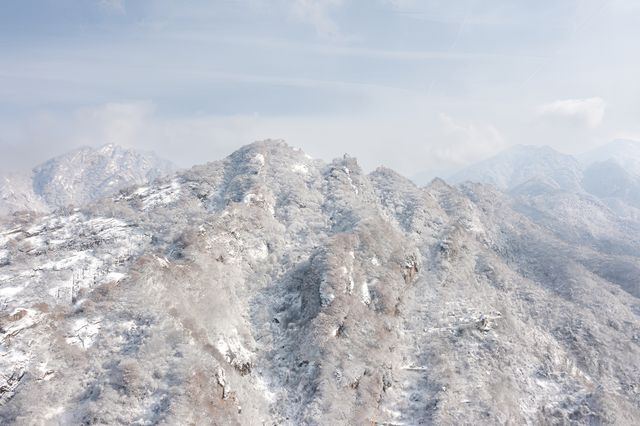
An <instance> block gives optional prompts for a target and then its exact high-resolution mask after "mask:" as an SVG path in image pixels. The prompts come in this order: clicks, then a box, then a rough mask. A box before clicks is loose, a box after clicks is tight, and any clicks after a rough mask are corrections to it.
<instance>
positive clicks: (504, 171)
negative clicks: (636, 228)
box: [449, 140, 640, 215]
mask: <svg viewBox="0 0 640 426" xmlns="http://www.w3.org/2000/svg"><path fill="white" fill-rule="evenodd" d="M449 180H450V181H451V182H452V183H461V182H464V181H471V182H481V183H487V184H490V185H493V186H495V187H496V188H498V189H500V190H503V191H508V192H511V193H513V194H527V195H533V194H536V193H541V192H549V191H568V192H575V193H585V194H591V195H593V196H595V197H597V198H598V199H600V200H601V201H603V202H605V203H606V204H607V205H609V206H610V207H611V208H612V209H614V210H616V211H617V212H618V213H619V214H622V215H625V214H631V215H637V214H638V212H637V211H636V210H635V209H637V208H640V143H639V142H634V141H628V140H616V141H613V142H611V143H610V144H607V145H604V146H602V147H599V148H597V149H595V150H593V151H590V152H588V153H586V154H583V155H581V156H579V157H573V156H570V155H566V154H562V153H560V152H558V151H556V150H554V149H553V148H550V147H547V146H522V145H519V146H515V147H512V148H509V149H508V150H506V151H504V152H502V153H500V154H498V155H496V156H495V157H492V158H489V159H488V160H485V161H482V162H480V163H477V164H474V165H472V166H470V167H467V168H465V169H463V170H462V171H460V172H458V173H456V174H454V175H453V176H451V177H450V179H449Z"/></svg>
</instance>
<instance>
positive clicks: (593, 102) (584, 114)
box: [540, 97, 607, 129]
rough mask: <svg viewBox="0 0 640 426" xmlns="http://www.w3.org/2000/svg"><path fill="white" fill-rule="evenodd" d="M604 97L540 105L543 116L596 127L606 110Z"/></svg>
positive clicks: (564, 100)
mask: <svg viewBox="0 0 640 426" xmlns="http://www.w3.org/2000/svg"><path fill="white" fill-rule="evenodd" d="M606 106H607V104H606V102H605V101H604V99H602V98H598V97H595V98H585V99H563V100H558V101H555V102H551V103H548V104H545V105H542V106H541V107H540V113H541V114H542V115H543V116H546V117H551V118H554V119H560V120H566V121H568V122H571V123H574V124H579V125H585V126H587V127H589V128H592V129H593V128H596V127H598V126H599V125H600V124H601V123H602V119H603V118H604V114H605V110H606Z"/></svg>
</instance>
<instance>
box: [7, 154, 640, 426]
mask: <svg viewBox="0 0 640 426" xmlns="http://www.w3.org/2000/svg"><path fill="white" fill-rule="evenodd" d="M520 151H523V152H520ZM559 155H560V154H558V155H556V153H554V152H548V151H546V150H541V151H538V150H533V151H532V150H531V149H528V148H527V149H525V148H518V149H516V150H515V151H512V152H510V153H507V154H503V156H502V157H498V158H496V159H493V160H491V161H490V162H489V163H484V164H479V165H477V166H474V167H473V168H471V169H469V170H467V171H466V172H464V173H462V174H460V175H459V176H458V177H456V178H455V179H454V181H460V183H458V184H457V185H455V186H454V185H452V184H448V183H446V182H445V181H443V180H441V179H435V180H433V181H432V182H431V183H430V184H429V185H427V186H424V187H418V186H416V185H415V184H414V183H412V182H411V181H410V180H408V179H406V178H404V177H402V176H400V175H399V174H397V173H395V172H394V171H392V170H390V169H386V168H378V169H377V170H375V171H373V172H372V173H369V174H366V173H364V172H363V171H362V169H361V168H360V166H359V165H358V162H357V161H356V159H355V158H352V157H349V156H344V157H343V158H340V159H336V160H334V161H332V162H330V163H324V162H322V161H319V160H314V159H312V158H311V157H309V156H308V155H306V154H305V153H304V152H302V151H300V150H298V149H294V148H291V147H289V146H287V145H286V144H285V143H284V142H281V141H264V142H257V143H254V144H252V145H248V146H246V147H244V148H242V149H240V150H238V151H236V152H234V153H233V154H232V155H230V156H229V157H227V158H225V159H223V160H221V161H216V162H211V163H207V164H203V165H199V166H195V167H193V168H191V169H189V170H187V171H182V172H178V173H175V174H168V175H166V176H165V177H161V178H159V179H156V180H153V181H149V182H147V183H139V182H130V183H129V185H130V186H127V187H126V188H123V189H119V190H117V191H116V192H115V193H112V194H111V195H106V196H104V197H102V198H99V199H97V200H75V199H72V200H70V201H69V202H72V203H74V204H75V206H67V207H63V208H58V209H57V210H55V211H53V212H46V211H44V212H43V211H40V212H37V211H31V212H27V211H18V210H16V212H15V213H13V214H11V215H8V216H6V217H5V219H3V220H2V225H1V226H0V336H1V337H0V423H2V424H194V425H201V424H218V425H234V424H239V425H263V424H264V425H266V424H269V425H272V424H282V425H301V424H310V425H315V424H317V425H347V424H349V425H351V424H363V425H365V424H367V425H368V424H381V425H417V424H441V425H453V424H459V425H462V424H473V425H477V424H513V425H516V424H517V425H520V424H589V425H594V424H621V425H632V424H637V423H638V421H639V419H640V232H639V231H640V219H639V218H640V215H638V213H637V212H638V211H639V210H637V209H638V207H639V205H638V204H637V200H638V199H640V198H636V197H637V196H638V192H637V188H639V187H640V186H633V185H636V182H638V179H637V177H634V176H636V175H634V174H633V173H632V171H630V169H629V168H624V167H623V166H621V165H620V164H619V163H615V164H614V163H597V164H593V163H592V164H589V165H583V164H580V163H579V162H578V161H577V160H573V159H572V158H565V157H562V156H559ZM523 156H524V157H525V158H526V161H524V162H523V161H521V159H522V157H523ZM518 161H520V163H519V162H518ZM523 164H526V165H527V167H524V166H523ZM611 168H616V170H618V169H620V170H623V171H620V172H619V173H618V174H613V173H610V172H609V170H610V169H611ZM550 170H551V171H553V173H550ZM602 170H605V172H601V171H602ZM101 173H102V172H101ZM599 173H600V174H599ZM602 176H606V177H611V179H614V178H615V181H613V182H611V183H610V185H609V186H607V182H606V181H604V180H603V178H602ZM629 176H631V177H629ZM148 177H149V178H152V177H155V176H148ZM468 179H471V180H475V181H476V182H485V183H472V182H469V181H468ZM634 179H635V180H634ZM621 182H622V183H624V185H626V186H624V187H621V185H622V183H621ZM612 187H615V189H616V191H617V192H615V193H613V192H612V191H610V190H607V188H612ZM51 191H54V192H55V188H54V189H51ZM54 192H52V193H51V194H53V193H54ZM51 194H50V195H51ZM51 197H54V195H51ZM54 198H55V197H54ZM81 201H85V202H81ZM36 210H37V209H36Z"/></svg>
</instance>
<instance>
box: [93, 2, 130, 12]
mask: <svg viewBox="0 0 640 426" xmlns="http://www.w3.org/2000/svg"><path fill="white" fill-rule="evenodd" d="M124 2H125V0H98V5H100V7H101V8H103V9H104V10H106V11H108V12H111V13H117V14H122V15H124V14H125V13H127V11H126V8H125V5H124Z"/></svg>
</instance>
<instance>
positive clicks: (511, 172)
mask: <svg viewBox="0 0 640 426" xmlns="http://www.w3.org/2000/svg"><path fill="white" fill-rule="evenodd" d="M580 176H581V170H580V164H579V163H578V161H577V160H576V159H575V158H573V157H572V156H570V155H567V154H563V153H561V152H558V151H556V150H555V149H553V148H551V147H549V146H538V145H515V146H512V147H510V148H508V149H506V150H504V151H502V152H500V153H498V154H497V155H495V156H494V157H491V158H489V159H487V160H484V161H481V162H480V163H477V164H474V165H472V166H470V167H467V168H466V169H464V170H461V171H460V172H458V173H456V174H454V175H453V176H452V177H451V180H452V181H453V182H454V183H460V182H463V181H467V180H470V181H474V182H482V183H488V184H491V185H494V186H496V187H497V188H499V189H502V190H509V189H512V188H515V187H518V186H520V185H522V184H523V183H525V182H528V181H532V180H543V181H545V182H546V183H547V184H550V185H551V186H555V187H557V188H559V189H563V190H571V191H579V190H580Z"/></svg>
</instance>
